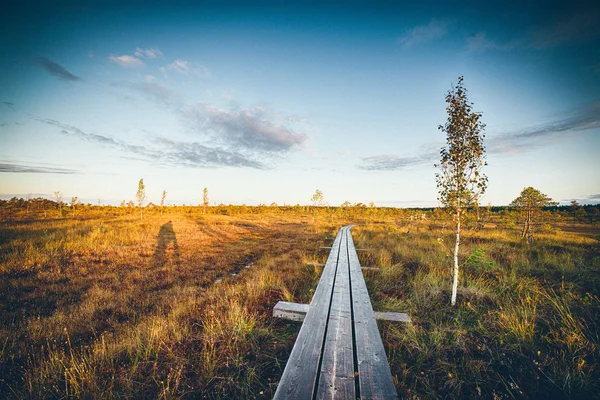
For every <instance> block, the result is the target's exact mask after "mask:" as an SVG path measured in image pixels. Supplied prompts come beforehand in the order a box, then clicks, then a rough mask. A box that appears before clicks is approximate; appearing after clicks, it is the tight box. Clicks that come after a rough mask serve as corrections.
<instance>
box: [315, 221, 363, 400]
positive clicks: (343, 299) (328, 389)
mask: <svg viewBox="0 0 600 400" xmlns="http://www.w3.org/2000/svg"><path fill="white" fill-rule="evenodd" d="M342 230H343V232H342V240H341V244H340V252H339V259H338V267H337V273H336V277H335V285H334V288H333V297H332V299H331V309H330V311H329V323H328V326H327V333H326V337H325V347H324V348H323V356H322V357H323V360H322V364H321V370H320V375H319V386H318V390H317V395H316V398H317V399H333V398H336V399H356V395H355V391H354V387H355V385H354V343H353V340H352V310H351V306H350V271H349V265H348V251H347V248H346V246H345V244H346V239H347V236H348V229H347V228H346V229H342Z"/></svg>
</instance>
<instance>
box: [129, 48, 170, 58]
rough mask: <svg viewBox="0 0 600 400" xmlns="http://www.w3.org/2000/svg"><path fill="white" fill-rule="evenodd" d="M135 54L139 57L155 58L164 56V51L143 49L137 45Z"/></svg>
mask: <svg viewBox="0 0 600 400" xmlns="http://www.w3.org/2000/svg"><path fill="white" fill-rule="evenodd" d="M133 55H134V56H136V57H138V58H149V59H155V58H158V57H162V56H163V53H162V51H160V50H159V49H142V48H140V47H136V48H135V52H134V53H133Z"/></svg>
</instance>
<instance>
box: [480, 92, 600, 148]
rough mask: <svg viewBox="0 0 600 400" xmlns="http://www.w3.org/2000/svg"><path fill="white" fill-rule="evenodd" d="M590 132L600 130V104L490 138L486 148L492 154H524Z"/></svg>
mask: <svg viewBox="0 0 600 400" xmlns="http://www.w3.org/2000/svg"><path fill="white" fill-rule="evenodd" d="M590 129H600V103H595V104H591V105H588V106H584V107H582V108H580V109H576V110H571V111H569V112H565V113H563V115H562V118H561V119H558V120H554V121H551V122H548V123H542V124H539V125H535V126H532V127H529V128H524V129H520V130H515V131H513V132H508V133H502V134H499V135H497V136H493V137H490V138H489V139H488V141H487V148H488V152H489V153H492V154H503V153H518V152H524V151H528V150H533V149H536V148H539V147H542V146H546V145H548V144H550V143H554V142H555V141H557V140H561V139H564V138H566V137H569V136H570V135H572V134H576V133H578V132H581V131H586V130H590Z"/></svg>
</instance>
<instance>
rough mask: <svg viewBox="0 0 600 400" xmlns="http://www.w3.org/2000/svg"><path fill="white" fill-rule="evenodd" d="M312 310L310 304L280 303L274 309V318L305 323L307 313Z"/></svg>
mask: <svg viewBox="0 0 600 400" xmlns="http://www.w3.org/2000/svg"><path fill="white" fill-rule="evenodd" d="M309 308H310V305H309V304H299V303H289V302H287V301H280V302H278V303H277V304H275V307H273V316H274V317H275V318H283V319H289V320H292V321H300V322H302V321H304V318H305V317H306V313H307V312H308V309H309Z"/></svg>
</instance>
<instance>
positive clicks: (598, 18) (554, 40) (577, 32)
mask: <svg viewBox="0 0 600 400" xmlns="http://www.w3.org/2000/svg"><path fill="white" fill-rule="evenodd" d="M590 4H591V3H590ZM598 36H600V8H598V7H597V5H596V6H595V7H587V8H586V9H583V8H581V9H576V10H574V11H572V12H571V13H565V14H564V15H562V14H561V15H560V18H559V19H558V20H557V21H555V22H554V23H551V24H547V25H544V26H541V27H538V28H536V29H535V30H534V31H533V33H532V35H531V40H530V42H531V47H534V48H536V49H546V48H552V47H557V46H561V45H566V44H570V43H573V42H579V41H584V40H589V39H592V38H595V37H598Z"/></svg>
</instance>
